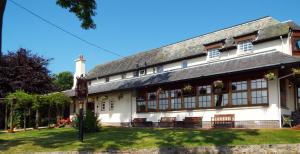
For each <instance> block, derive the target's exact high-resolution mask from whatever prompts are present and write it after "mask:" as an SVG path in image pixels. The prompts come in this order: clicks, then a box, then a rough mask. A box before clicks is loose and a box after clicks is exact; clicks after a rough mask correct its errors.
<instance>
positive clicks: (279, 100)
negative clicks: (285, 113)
mask: <svg viewBox="0 0 300 154" xmlns="http://www.w3.org/2000/svg"><path fill="white" fill-rule="evenodd" d="M292 75H294V74H293V73H292V74H288V75H285V76H282V77H280V78H277V93H278V114H279V128H282V121H281V99H280V97H281V96H280V80H281V79H284V78H287V77H289V76H292Z"/></svg>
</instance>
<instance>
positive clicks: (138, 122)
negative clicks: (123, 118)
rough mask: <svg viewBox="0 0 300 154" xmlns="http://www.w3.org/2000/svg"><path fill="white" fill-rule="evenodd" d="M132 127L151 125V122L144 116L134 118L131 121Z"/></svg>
mask: <svg viewBox="0 0 300 154" xmlns="http://www.w3.org/2000/svg"><path fill="white" fill-rule="evenodd" d="M131 125H132V127H151V126H152V122H151V121H147V119H146V118H134V119H133V120H132V122H131Z"/></svg>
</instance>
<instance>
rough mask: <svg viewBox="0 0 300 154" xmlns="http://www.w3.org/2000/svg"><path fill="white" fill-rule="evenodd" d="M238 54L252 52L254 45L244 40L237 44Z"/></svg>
mask: <svg viewBox="0 0 300 154" xmlns="http://www.w3.org/2000/svg"><path fill="white" fill-rule="evenodd" d="M237 46H238V53H240V54H244V53H251V52H252V51H253V48H254V45H253V43H252V41H251V40H246V41H242V42H239V43H238V45H237Z"/></svg>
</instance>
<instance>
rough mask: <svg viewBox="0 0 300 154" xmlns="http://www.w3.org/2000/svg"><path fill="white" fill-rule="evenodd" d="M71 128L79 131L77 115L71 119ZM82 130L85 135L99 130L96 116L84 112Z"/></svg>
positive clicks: (90, 112)
mask: <svg viewBox="0 0 300 154" xmlns="http://www.w3.org/2000/svg"><path fill="white" fill-rule="evenodd" d="M72 126H73V127H74V128H75V129H79V119H78V115H76V116H75V117H73V119H72ZM83 129H84V132H86V133H88V132H97V131H99V129H100V126H99V121H98V120H97V116H96V115H95V113H94V112H92V111H91V110H87V111H86V115H85V117H84V121H83Z"/></svg>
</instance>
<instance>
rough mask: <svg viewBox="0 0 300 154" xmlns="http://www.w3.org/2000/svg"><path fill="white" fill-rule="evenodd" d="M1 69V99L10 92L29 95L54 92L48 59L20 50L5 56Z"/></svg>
mask: <svg viewBox="0 0 300 154" xmlns="http://www.w3.org/2000/svg"><path fill="white" fill-rule="evenodd" d="M3 60H4V61H3V63H2V64H3V66H4V67H0V97H3V96H5V95H6V94H7V93H9V92H13V91H16V90H24V91H25V92H28V93H35V94H45V93H49V92H52V91H53V88H54V87H53V84H52V78H51V76H50V71H49V70H48V68H47V66H48V64H49V62H50V60H51V59H46V58H44V57H40V56H38V55H35V54H31V52H30V51H28V50H26V49H23V48H20V49H19V50H18V51H16V52H11V51H10V52H8V53H7V54H6V55H3Z"/></svg>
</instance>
